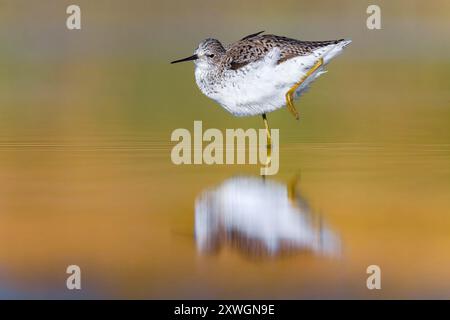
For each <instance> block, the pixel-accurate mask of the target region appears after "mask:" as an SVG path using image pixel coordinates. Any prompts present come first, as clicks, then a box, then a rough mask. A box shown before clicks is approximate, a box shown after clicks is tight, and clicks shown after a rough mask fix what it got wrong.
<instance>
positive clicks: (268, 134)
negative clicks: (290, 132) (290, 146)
mask: <svg viewBox="0 0 450 320" xmlns="http://www.w3.org/2000/svg"><path fill="white" fill-rule="evenodd" d="M262 118H263V120H264V126H265V127H266V133H267V148H269V149H271V148H272V137H271V135H270V128H269V123H268V122H267V117H266V114H265V113H263V114H262Z"/></svg>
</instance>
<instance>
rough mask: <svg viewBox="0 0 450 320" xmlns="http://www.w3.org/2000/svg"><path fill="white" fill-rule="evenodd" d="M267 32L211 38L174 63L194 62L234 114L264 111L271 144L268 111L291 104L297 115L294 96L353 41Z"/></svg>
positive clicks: (200, 79)
mask: <svg viewBox="0 0 450 320" xmlns="http://www.w3.org/2000/svg"><path fill="white" fill-rule="evenodd" d="M262 33H263V31H261V32H258V33H255V34H251V35H248V36H246V37H244V38H242V39H241V40H239V41H237V42H234V43H232V44H230V45H228V46H223V45H222V44H221V43H220V41H218V40H216V39H211V38H208V39H205V40H203V41H202V42H201V43H200V45H199V46H198V48H197V49H196V50H195V52H194V55H192V56H190V57H187V58H184V59H180V60H176V61H172V62H171V63H178V62H184V61H194V62H195V66H196V68H195V80H196V82H197V85H198V87H199V88H200V90H201V91H202V92H203V94H205V95H206V96H207V97H209V98H211V99H213V100H214V101H216V102H218V103H219V104H220V105H221V106H222V107H223V108H225V109H226V110H227V111H229V112H230V113H232V114H233V115H235V116H252V115H259V114H261V115H262V117H263V120H264V125H265V127H266V129H267V137H268V145H269V146H270V144H271V138H270V131H269V125H268V122H267V117H266V113H268V112H272V111H274V110H277V109H280V108H282V107H283V106H284V105H286V106H287V109H288V110H289V111H290V112H291V113H292V114H293V115H294V117H295V118H296V119H297V120H298V119H299V114H298V112H297V110H296V109H295V106H294V99H296V98H298V97H299V96H300V95H301V94H302V93H303V92H304V91H305V90H306V89H307V88H308V86H309V85H310V84H311V83H312V82H313V81H314V80H315V79H317V77H318V76H320V75H321V74H323V73H324V72H325V71H324V67H325V65H327V64H328V63H329V62H330V60H331V59H333V58H334V57H336V56H337V55H338V54H340V53H341V52H342V49H343V48H344V47H346V46H347V45H348V44H349V43H351V40H345V39H340V40H328V41H300V40H295V39H290V38H286V37H281V36H276V35H271V34H262Z"/></svg>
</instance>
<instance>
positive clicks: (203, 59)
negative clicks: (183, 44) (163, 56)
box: [171, 38, 225, 69]
mask: <svg viewBox="0 0 450 320" xmlns="http://www.w3.org/2000/svg"><path fill="white" fill-rule="evenodd" d="M224 53H225V48H224V47H223V45H222V44H221V43H220V41H219V40H216V39H211V38H208V39H205V40H203V41H202V42H200V44H199V45H198V47H197V49H196V50H195V51H194V54H193V55H192V56H190V57H187V58H184V59H180V60H175V61H172V62H171V63H178V62H184V61H194V62H195V64H196V65H197V67H201V68H207V69H209V68H212V67H214V66H216V65H217V63H218V62H219V61H220V59H221V58H222V56H223V54H224Z"/></svg>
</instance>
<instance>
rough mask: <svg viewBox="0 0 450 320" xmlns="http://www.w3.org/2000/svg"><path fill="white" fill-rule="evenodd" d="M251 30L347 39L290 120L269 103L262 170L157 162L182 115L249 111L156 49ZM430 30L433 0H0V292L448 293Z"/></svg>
mask: <svg viewBox="0 0 450 320" xmlns="http://www.w3.org/2000/svg"><path fill="white" fill-rule="evenodd" d="M74 3H75V4H77V5H79V6H80V7H81V21H82V22H81V24H82V29H81V30H78V31H69V30H67V28H66V18H67V17H68V15H67V14H66V8H67V6H68V5H70V4H74ZM370 4H377V5H379V6H380V8H381V19H382V29H381V30H369V29H367V27H366V19H367V17H368V14H367V13H366V9H367V7H368V6H369V5H370ZM261 30H265V31H266V32H267V33H273V34H278V35H285V36H288V37H292V38H297V39H302V40H328V39H340V38H350V39H352V40H353V43H352V44H351V45H350V46H349V47H348V48H346V50H345V51H344V54H343V55H342V56H340V57H339V58H337V59H336V60H334V61H333V62H332V63H331V64H330V65H329V66H328V70H329V72H328V73H327V74H326V75H324V76H322V77H321V78H320V79H318V81H317V82H315V83H314V85H313V86H312V88H311V90H310V91H309V92H308V93H307V94H306V95H305V96H303V97H302V99H301V100H300V101H298V102H297V104H296V105H297V109H298V110H299V112H300V114H301V119H300V121H299V122H297V121H295V120H294V118H293V117H292V116H291V115H290V114H289V113H288V112H287V111H286V110H285V109H282V110H279V111H276V112H274V113H271V114H270V115H269V123H270V124H271V126H272V128H279V129H280V144H281V146H280V172H279V174H278V175H276V176H274V177H266V179H265V180H262V178H261V177H260V176H258V174H259V165H258V166H250V165H249V166H238V165H232V166H224V165H222V166H220V165H215V166H207V165H196V166H194V165H192V166H176V165H174V164H172V162H171V160H170V151H171V149H172V147H173V145H174V143H172V142H171V141H170V135H171V133H172V131H173V130H174V129H176V128H188V129H190V130H192V128H193V121H194V120H202V121H203V127H204V128H220V129H225V128H262V127H263V124H262V121H261V119H260V117H250V118H235V117H233V116H231V115H229V114H228V113H226V111H224V110H223V109H222V108H220V107H219V106H218V105H217V104H216V103H214V102H213V101H211V100H209V99H208V98H206V97H204V96H203V95H202V94H201V93H200V91H199V90H198V88H197V86H196V84H195V81H194V67H193V65H192V64H189V63H186V64H182V65H181V64H180V65H170V64H169V61H172V60H175V59H178V58H182V57H185V56H188V55H191V54H192V52H193V50H194V49H195V48H196V47H197V45H198V43H199V42H200V41H201V40H202V39H204V38H206V37H215V38H218V39H219V40H221V41H222V42H223V43H230V42H233V41H236V40H237V39H240V38H242V37H243V36H245V35H248V34H250V33H254V32H257V31H261ZM449 38H450V2H449V1H445V0H429V1H426V2H424V1H406V0H405V1H400V0H399V1H375V2H374V1H357V0H348V1H339V2H338V1H331V0H329V1H314V2H311V1H300V0H296V1H290V0H289V1H273V0H272V1H265V0H260V1H237V0H230V1H216V0H212V1H197V0H195V1H183V2H179V1H157V0H151V1H144V0H142V1H137V0H134V1H127V2H125V1H118V0H117V1H116V0H108V1H106V0H105V1H102V0H97V1H87V0H77V1H75V2H74V1H56V0H54V1H49V0H42V1H31V0H28V1H24V0H15V1H12V0H0V39H1V41H0V70H1V72H0V298H267V299H271V298H288V299H296V298H313V299H314V298H371V299H377V298H447V299H448V298H450V255H449V251H450V197H449V193H450V127H449V124H450V123H449V122H450V90H449V85H450V60H449V56H450V42H449V41H448V39H449ZM235 177H244V178H242V180H240V179H239V178H237V180H236V178H235ZM248 181H250V182H248ZM237 194H243V195H245V196H247V197H248V200H249V201H250V202H249V203H250V204H251V206H250V207H248V208H244V209H245V210H244V209H242V205H241V203H240V202H239V200H240V198H239V197H237V196H236V195H237ZM261 195H264V197H262V196H261ZM205 199H207V200H205ZM208 199H209V200H208ZM261 199H263V200H264V201H265V202H261ZM241 200H242V199H241ZM205 201H206V202H205ZM205 203H206V204H207V205H205ZM253 204H254V205H253ZM279 204H283V206H284V207H285V208H286V209H285V210H284V211H282V212H281V210H278V208H280V207H279V206H278V205H279ZM284 207H283V208H284ZM238 209H242V210H241V211H242V213H240V215H239V216H238V217H235V216H234V215H235V214H236V212H238V211H236V210H238ZM258 210H259V211H258ZM249 212H250V213H252V214H255V212H256V213H258V212H261V216H262V217H264V218H262V219H261V221H267V224H268V225H269V226H273V225H277V226H278V225H279V226H280V228H278V229H276V230H275V229H274V228H270V227H269V228H265V227H263V226H261V228H262V229H258V228H259V227H258V224H253V223H250V225H247V224H246V223H247V222H242V221H240V220H239V219H238V218H240V217H243V216H245V215H247V214H248V213H249ZM230 215H232V216H233V217H234V218H233V219H235V220H233V221H235V224H234V225H229V226H227V225H225V226H224V225H223V224H222V223H219V222H220V221H228V220H227V217H230ZM249 216H250V215H249ZM257 216H258V215H256V217H257ZM205 219H206V220H205ZM214 219H215V220H214ZM254 219H256V218H254ZM202 221H207V223H202ZM211 221H212V222H211ZM217 221H219V222H217ZM285 225H290V226H292V229H290V230H287V229H285ZM199 228H200V229H199ZM230 230H231V231H230ZM199 232H200V233H201V234H204V235H205V238H201V239H199V237H198V234H199ZM252 232H253V233H252ZM305 234H306V235H307V236H305ZM196 235H197V237H196ZM205 239H206V240H205ZM274 239H276V240H277V241H275V240H274ZM318 239H319V240H318ZM278 240H279V241H278ZM205 241H206V242H205ZM205 244H206V246H205ZM205 248H207V249H208V250H204V249H205ZM329 248H332V250H331V251H332V254H329V253H330V252H329V250H328V249H329ZM324 249H327V250H324ZM324 252H325V253H324ZM70 264H76V265H79V266H80V267H81V270H82V290H81V291H69V290H67V289H66V277H67V276H68V275H67V274H66V273H65V271H66V267H67V266H68V265H70ZM372 264H376V265H379V266H380V267H381V271H382V290H372V291H369V290H368V289H367V288H366V278H367V276H368V275H367V274H366V268H367V267H368V266H369V265H372Z"/></svg>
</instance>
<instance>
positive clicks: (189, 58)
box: [171, 54, 198, 64]
mask: <svg viewBox="0 0 450 320" xmlns="http://www.w3.org/2000/svg"><path fill="white" fill-rule="evenodd" d="M197 59H198V56H197V55H196V54H194V55H193V56H190V57H187V58H184V59H180V60H175V61H172V62H171V63H172V64H173V63H178V62H185V61H191V60H197Z"/></svg>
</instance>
